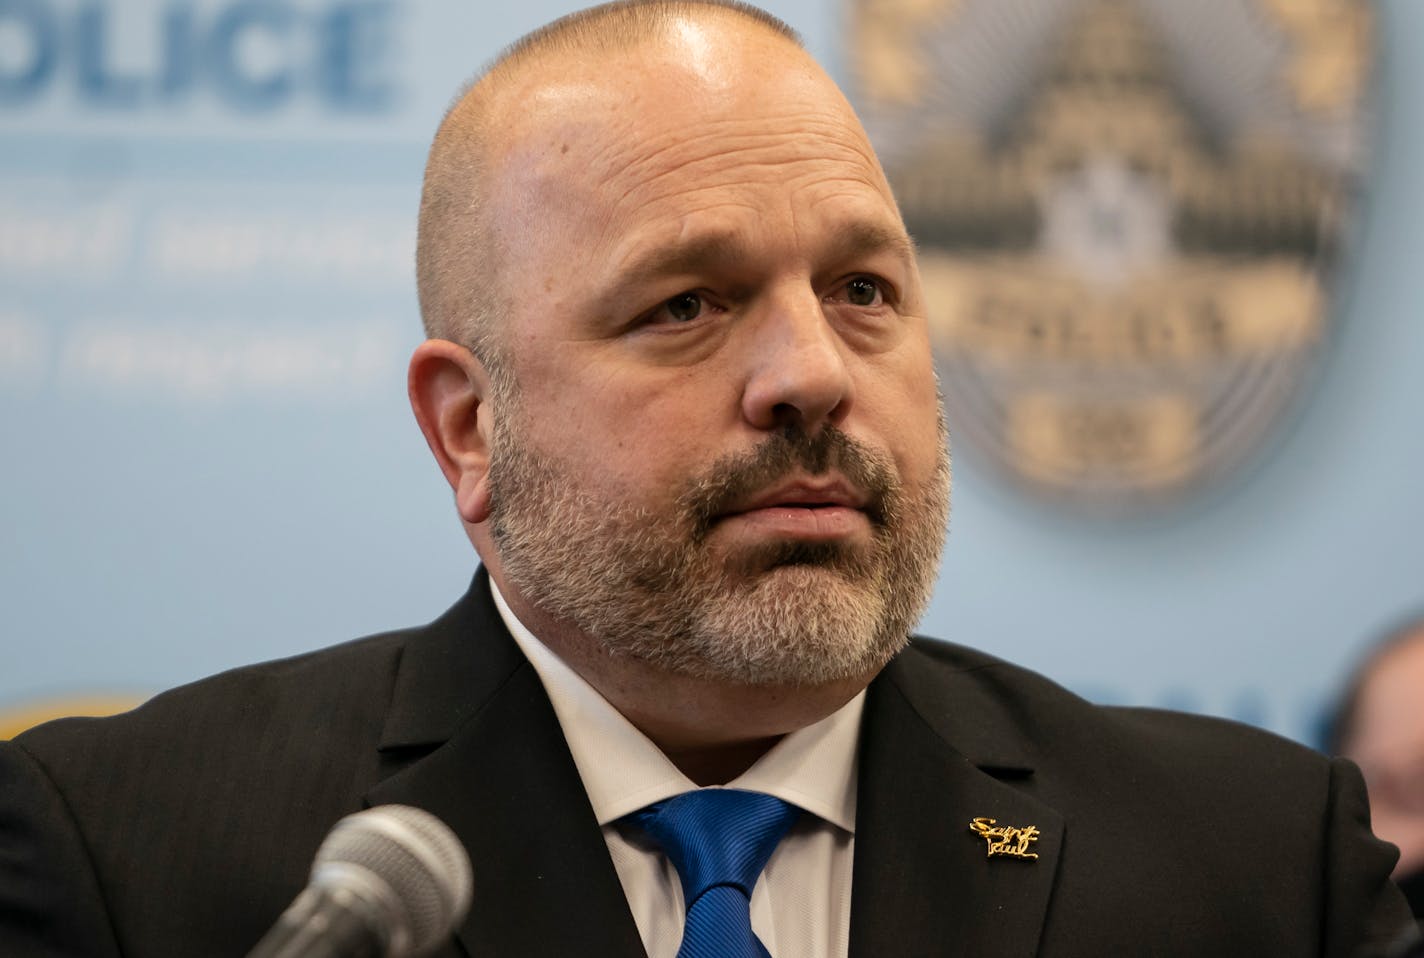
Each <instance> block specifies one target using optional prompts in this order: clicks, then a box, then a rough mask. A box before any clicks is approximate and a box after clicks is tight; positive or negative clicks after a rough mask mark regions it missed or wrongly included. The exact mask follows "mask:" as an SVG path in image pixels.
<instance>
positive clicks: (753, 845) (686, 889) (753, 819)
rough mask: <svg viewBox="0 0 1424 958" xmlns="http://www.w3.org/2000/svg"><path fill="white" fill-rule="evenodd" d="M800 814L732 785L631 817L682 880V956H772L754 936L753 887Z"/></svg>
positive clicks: (673, 800) (778, 801)
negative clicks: (684, 922) (684, 914)
mask: <svg viewBox="0 0 1424 958" xmlns="http://www.w3.org/2000/svg"><path fill="white" fill-rule="evenodd" d="M799 814H801V809H799V808H797V807H796V806H794V805H788V804H787V803H786V802H783V801H782V800H781V799H779V798H776V797H775V796H772V795H763V794H762V793H761V792H744V791H739V790H737V789H731V788H704V789H701V790H699V791H696V792H686V793H684V794H682V795H679V796H677V797H676V798H670V799H668V800H667V801H665V802H658V803H657V804H656V805H649V806H648V807H647V808H645V809H643V810H642V811H638V812H634V813H633V814H632V815H630V816H629V818H631V819H632V820H633V821H635V822H637V823H638V825H639V826H640V827H641V828H642V829H643V831H644V832H646V833H647V834H648V837H650V838H651V839H653V841H655V842H657V844H658V847H659V848H661V849H662V850H663V854H665V855H667V857H668V858H669V859H671V860H672V863H673V865H674V866H676V868H677V874H678V877H679V878H681V879H682V899H683V902H684V903H685V904H686V906H687V923H686V924H685V925H684V926H683V931H682V946H681V947H680V948H678V950H677V958H771V956H770V954H769V953H768V952H767V950H766V946H765V945H763V944H762V943H761V941H759V940H758V939H757V936H756V935H754V934H753V933H752V915H751V904H752V889H753V888H755V887H756V882H757V876H758V875H760V874H761V870H762V869H763V868H765V867H766V862H767V859H769V858H771V853H772V852H773V851H774V850H775V849H776V843H777V842H779V841H781V838H782V836H783V835H785V834H786V831H787V829H789V828H790V827H791V825H792V823H793V822H795V821H796V816H797V815H799Z"/></svg>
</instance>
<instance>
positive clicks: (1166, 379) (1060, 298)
mask: <svg viewBox="0 0 1424 958" xmlns="http://www.w3.org/2000/svg"><path fill="white" fill-rule="evenodd" d="M849 40H850V46H851V52H852V55H853V60H854V64H855V70H856V95H857V99H858V101H859V102H858V104H857V105H858V107H859V108H860V112H861V114H862V117H863V118H864V120H865V123H866V127H867V129H868V130H869V131H870V134H871V138H872V139H873V140H874V141H875V143H876V146H877V148H878V149H879V151H880V153H881V156H882V158H883V160H884V162H885V167H886V172H887V174H888V175H889V177H890V180H891V183H892V185H893V186H894V188H895V192H896V196H897V198H898V199H899V202H900V205H901V209H902V211H903V213H904V215H905V220H906V223H907V224H908V225H909V228H910V232H911V234H912V235H914V237H915V239H916V241H917V243H918V244H919V246H920V251H921V269H922V271H923V277H924V282H925V291H926V294H927V296H928V297H929V309H930V321H931V329H932V335H933V336H934V339H935V346H936V350H937V353H938V357H939V361H940V365H941V370H942V373H943V380H944V393H945V401H946V404H947V406H948V410H949V416H950V426H951V430H952V431H953V432H954V434H955V437H956V438H957V439H958V438H963V439H965V440H967V444H969V445H971V446H972V447H974V448H976V449H978V450H980V451H982V452H985V453H987V454H988V456H989V457H990V458H992V460H993V461H994V462H996V463H997V464H998V465H999V466H1001V467H1002V468H1004V469H1006V470H1008V471H1009V472H1010V473H1011V474H1012V475H1013V476H1015V477H1016V478H1018V479H1019V480H1021V482H1022V483H1023V484H1025V485H1027V486H1029V487H1031V488H1034V489H1036V490H1039V491H1041V492H1044V493H1047V494H1049V495H1050V496H1052V497H1054V498H1056V499H1059V500H1061V501H1065V502H1068V503H1072V504H1074V505H1078V506H1082V507H1088V508H1092V509H1096V510H1098V511H1120V510H1124V509H1126V510H1133V511H1135V510H1140V509H1142V508H1144V507H1152V506H1156V505H1159V504H1161V503H1163V502H1165V501H1169V500H1171V499H1173V498H1176V497H1178V496H1180V494H1181V493H1183V492H1185V491H1187V490H1190V489H1192V488H1194V487H1197V486H1199V485H1200V484H1202V483H1203V482H1205V481H1208V480H1211V479H1213V478H1216V477H1218V476H1220V475H1222V474H1224V473H1226V472H1227V471H1229V470H1230V469H1231V468H1233V467H1234V466H1236V465H1238V464H1239V463H1240V462H1241V461H1242V460H1243V458H1244V457H1245V456H1246V454H1247V453H1249V452H1250V451H1251V450H1252V449H1253V448H1255V447H1257V446H1258V445H1259V444H1260V443H1261V441H1262V440H1263V439H1264V438H1265V437H1266V436H1267V435H1268V431H1269V429H1270V427H1271V426H1272V424H1273V423H1275V422H1276V421H1277V420H1278V419H1279V417H1280V414H1281V413H1282V412H1283V411H1284V409H1285V408H1286V406H1287V404H1288V400H1290V398H1291V397H1292V396H1293V395H1294V394H1296V393H1297V392H1298V391H1299V387H1300V386H1301V384H1302V382H1303V381H1304V380H1305V379H1306V378H1307V377H1308V375H1309V374H1310V373H1311V372H1312V371H1313V369H1314V367H1315V365H1316V359H1317V357H1318V354H1319V351H1320V347H1321V346H1322V344H1323V343H1324V342H1326V341H1327V340H1328V338H1329V328H1328V327H1329V315H1328V311H1329V308H1330V305H1331V302H1330V294H1329V288H1328V284H1329V282H1330V281H1331V280H1332V278H1333V274H1334V266H1335V264H1336V262H1337V261H1338V259H1339V252H1340V247H1341V243H1342V240H1343V239H1344V237H1345V231H1346V226H1347V225H1348V222H1349V214H1350V213H1351V212H1352V206H1353V204H1354V200H1355V197H1356V195H1357V192H1358V189H1359V185H1360V179H1361V173H1362V169H1363V165H1364V148H1365V145H1366V134H1367V124H1366V111H1365V109H1364V107H1365V101H1366V99H1367V94H1368V93H1369V85H1370V80H1371V75H1372V64H1373V57H1374V46H1373V41H1374V11H1373V7H1372V5H1371V3H1370V2H1369V0H1192V2H1191V3H1183V2H1181V0H854V16H853V17H852V21H851V28H850V32H849Z"/></svg>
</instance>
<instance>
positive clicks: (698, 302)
mask: <svg viewBox="0 0 1424 958" xmlns="http://www.w3.org/2000/svg"><path fill="white" fill-rule="evenodd" d="M705 305H706V304H705V303H703V301H702V295H701V294H700V293H678V294H677V295H676V296H674V297H673V298H672V299H670V300H668V301H667V302H665V303H663V304H662V305H661V306H660V307H658V310H657V312H656V313H654V318H655V319H660V320H670V321H672V322H674V323H690V322H692V321H693V320H694V319H696V318H697V317H699V316H701V315H702V311H703V309H704V308H705Z"/></svg>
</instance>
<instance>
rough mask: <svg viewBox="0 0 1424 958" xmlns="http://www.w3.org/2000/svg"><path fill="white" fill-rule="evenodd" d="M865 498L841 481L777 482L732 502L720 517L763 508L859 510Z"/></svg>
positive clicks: (848, 484) (865, 496) (865, 501)
mask: <svg viewBox="0 0 1424 958" xmlns="http://www.w3.org/2000/svg"><path fill="white" fill-rule="evenodd" d="M869 498H870V497H869V496H867V495H866V494H865V493H863V492H861V491H860V490H858V489H856V488H855V487H854V486H852V485H851V484H850V483H849V482H847V481H846V480H844V479H839V478H834V479H829V480H824V481H813V480H796V481H792V482H787V483H781V484H779V485H777V486H774V487H773V488H771V489H767V490H765V491H763V492H760V493H757V494H756V495H754V496H752V497H751V498H749V499H747V500H746V501H744V502H738V503H735V504H734V505H733V506H732V508H731V509H728V510H727V511H726V512H725V513H724V514H723V515H724V516H733V515H739V514H745V513H748V512H756V511H758V510H763V509H829V508H844V509H854V510H856V511H861V510H863V509H864V508H865V506H866V504H867V503H868V502H869Z"/></svg>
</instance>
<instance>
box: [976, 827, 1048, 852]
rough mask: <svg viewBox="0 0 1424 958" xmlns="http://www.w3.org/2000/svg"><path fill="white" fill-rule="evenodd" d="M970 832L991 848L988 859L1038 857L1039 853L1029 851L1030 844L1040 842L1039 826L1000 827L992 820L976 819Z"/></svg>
mask: <svg viewBox="0 0 1424 958" xmlns="http://www.w3.org/2000/svg"><path fill="white" fill-rule="evenodd" d="M969 830H970V831H971V832H973V833H974V834H976V835H978V836H979V837H980V838H982V839H984V841H985V843H986V844H987V845H988V846H989V854H988V855H987V856H986V857H988V858H993V857H994V856H995V855H1004V856H1007V857H1009V858H1023V859H1032V858H1037V857H1038V853H1037V852H1031V851H1029V850H1028V846H1029V845H1030V844H1032V843H1033V842H1036V841H1038V836H1039V831H1038V826H1037V825H1024V826H1022V827H1019V826H1015V825H1000V824H998V823H997V822H996V821H995V820H994V819H992V818H976V819H974V821H972V822H970V823H969Z"/></svg>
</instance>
